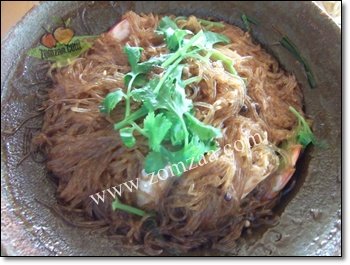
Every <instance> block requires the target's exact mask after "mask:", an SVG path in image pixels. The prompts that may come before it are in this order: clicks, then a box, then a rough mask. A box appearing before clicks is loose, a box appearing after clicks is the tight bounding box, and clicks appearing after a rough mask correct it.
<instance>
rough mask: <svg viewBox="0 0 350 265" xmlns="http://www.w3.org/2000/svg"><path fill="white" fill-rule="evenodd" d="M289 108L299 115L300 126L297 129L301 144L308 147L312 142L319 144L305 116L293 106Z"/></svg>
mask: <svg viewBox="0 0 350 265" xmlns="http://www.w3.org/2000/svg"><path fill="white" fill-rule="evenodd" d="M289 110H290V111H291V112H292V113H293V114H294V115H295V116H296V117H297V119H298V128H297V131H296V137H297V140H298V142H299V143H300V144H302V145H303V146H304V148H305V147H307V146H308V145H309V144H310V143H312V144H314V145H319V142H318V141H317V139H316V137H315V135H314V134H313V133H312V131H311V129H310V127H309V125H308V123H307V122H306V121H305V119H304V117H303V116H301V114H300V113H299V112H298V111H297V110H296V109H295V108H293V107H292V106H290V107H289Z"/></svg>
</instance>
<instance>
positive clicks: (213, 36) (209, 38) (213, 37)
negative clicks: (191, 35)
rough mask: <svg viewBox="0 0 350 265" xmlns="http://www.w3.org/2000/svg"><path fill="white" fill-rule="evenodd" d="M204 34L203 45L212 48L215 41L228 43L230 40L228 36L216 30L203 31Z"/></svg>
mask: <svg viewBox="0 0 350 265" xmlns="http://www.w3.org/2000/svg"><path fill="white" fill-rule="evenodd" d="M204 36H205V42H204V46H205V47H206V48H210V49H211V48H213V46H214V44H217V43H225V44H228V43H230V42H231V41H230V39H229V38H228V37H226V36H225V35H223V34H219V33H216V32H211V31H204Z"/></svg>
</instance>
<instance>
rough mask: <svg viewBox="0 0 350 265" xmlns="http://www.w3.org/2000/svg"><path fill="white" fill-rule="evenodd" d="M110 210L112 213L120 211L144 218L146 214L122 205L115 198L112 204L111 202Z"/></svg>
mask: <svg viewBox="0 0 350 265" xmlns="http://www.w3.org/2000/svg"><path fill="white" fill-rule="evenodd" d="M112 209H113V211H115V210H121V211H124V212H127V213H131V214H135V215H139V216H142V217H143V216H145V215H147V213H146V212H145V211H143V210H141V209H138V208H135V207H133V206H130V205H127V204H124V203H122V202H120V200H119V199H118V198H116V199H115V200H114V202H112Z"/></svg>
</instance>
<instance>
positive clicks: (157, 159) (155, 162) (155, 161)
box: [144, 151, 168, 173]
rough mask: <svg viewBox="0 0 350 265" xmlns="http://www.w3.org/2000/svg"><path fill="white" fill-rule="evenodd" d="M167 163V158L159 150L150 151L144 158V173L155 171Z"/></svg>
mask: <svg viewBox="0 0 350 265" xmlns="http://www.w3.org/2000/svg"><path fill="white" fill-rule="evenodd" d="M167 164H168V159H167V158H166V156H164V154H163V153H161V152H155V151H152V152H150V153H148V155H147V156H146V158H145V163H144V168H145V171H146V173H152V172H155V173H157V172H158V170H159V169H162V168H164V167H165V166H166V165H167Z"/></svg>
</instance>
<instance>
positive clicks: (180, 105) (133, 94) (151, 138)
mask: <svg viewBox="0 0 350 265" xmlns="http://www.w3.org/2000/svg"><path fill="white" fill-rule="evenodd" d="M201 23H204V24H205V23H207V22H204V21H202V22H201ZM207 24H208V23H207ZM157 33H158V34H161V35H163V37H164V41H165V43H166V45H167V48H168V49H169V51H170V54H168V55H166V56H161V57H156V58H151V59H149V60H147V61H144V62H140V59H141V53H142V48H140V47H130V46H128V45H127V46H125V49H124V52H125V53H126V54H127V57H128V61H129V64H130V66H131V72H129V73H128V74H127V75H126V76H125V80H124V81H125V87H126V90H127V92H126V93H125V94H121V93H120V92H118V93H117V92H112V93H111V94H108V95H107V97H106V98H105V100H104V101H103V103H102V105H103V108H102V110H104V109H107V111H105V112H106V113H110V111H111V110H113V109H114V108H115V107H116V105H117V104H118V103H119V102H120V101H121V100H122V99H123V98H125V101H126V110H125V118H124V119H123V120H121V121H118V122H117V123H116V124H115V125H114V129H115V130H118V131H119V134H120V137H121V140H122V142H123V143H124V144H125V146H127V147H133V146H134V145H135V143H136V138H135V137H134V133H135V132H138V133H139V134H141V135H142V136H144V137H145V138H147V139H148V145H149V153H148V154H147V156H146V158H145V165H144V168H145V171H146V172H147V173H151V172H156V171H157V170H159V169H162V168H164V167H166V166H167V165H169V164H175V163H180V162H181V163H183V164H184V165H185V166H188V165H189V164H190V163H191V162H198V161H199V159H200V158H201V156H203V155H204V154H205V153H206V152H208V151H211V150H216V149H217V145H216V142H215V139H216V138H218V137H221V131H220V129H218V128H214V127H213V126H211V125H208V124H204V123H203V122H201V121H199V120H198V119H197V118H196V117H195V116H194V115H193V103H192V100H190V99H188V98H187V97H186V93H185V89H186V86H187V85H188V84H190V83H193V82H200V81H201V77H199V76H195V77H191V78H189V79H187V80H183V79H182V72H183V68H184V66H185V65H184V63H183V61H184V60H185V59H186V58H193V59H196V60H201V61H203V62H205V63H209V59H212V60H222V61H223V64H224V65H225V68H226V70H227V71H228V72H229V73H230V74H232V75H234V76H236V77H238V75H237V73H236V71H235V69H234V67H233V61H232V60H231V59H230V58H228V57H227V56H225V55H224V54H222V53H221V52H220V51H218V50H216V49H215V48H214V45H215V44H217V43H229V42H230V40H229V39H228V38H227V37H226V36H224V35H222V34H219V33H215V32H211V31H199V32H198V33H197V34H193V33H192V32H191V31H189V30H185V29H180V28H178V26H177V24H176V22H175V21H173V20H172V19H170V18H169V17H163V18H162V19H161V21H160V23H159V27H158V28H157ZM156 66H157V67H161V68H163V73H162V74H160V75H153V76H149V75H147V73H149V72H150V71H151V70H152V69H153V68H154V67H156ZM117 91H121V90H117ZM131 100H133V101H135V102H139V103H140V107H139V109H137V110H135V111H134V112H131V111H130V101H131ZM136 121H138V124H140V125H138V124H136ZM176 174H177V175H181V174H182V171H181V170H180V171H179V172H177V173H176Z"/></svg>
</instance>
